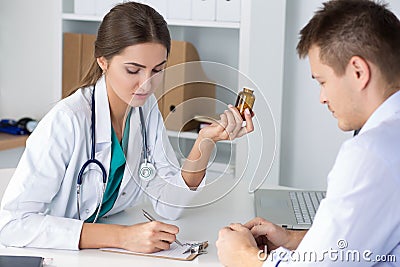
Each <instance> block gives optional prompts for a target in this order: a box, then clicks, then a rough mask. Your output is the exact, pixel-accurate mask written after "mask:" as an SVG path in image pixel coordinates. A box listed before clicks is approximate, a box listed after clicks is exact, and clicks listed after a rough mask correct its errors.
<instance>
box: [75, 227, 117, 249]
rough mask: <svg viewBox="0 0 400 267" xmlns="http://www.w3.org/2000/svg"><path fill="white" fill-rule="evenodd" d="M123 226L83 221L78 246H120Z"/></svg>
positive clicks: (83, 247) (82, 247) (81, 247)
mask: <svg viewBox="0 0 400 267" xmlns="http://www.w3.org/2000/svg"><path fill="white" fill-rule="evenodd" d="M123 228H124V226H121V225H115V224H101V223H84V224H83V226H82V231H81V238H80V240H79V248H80V249H85V248H105V247H114V248H120V247H121V243H122V239H121V238H120V237H121V234H120V233H122V232H123Z"/></svg>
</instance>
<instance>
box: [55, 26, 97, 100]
mask: <svg viewBox="0 0 400 267" xmlns="http://www.w3.org/2000/svg"><path fill="white" fill-rule="evenodd" d="M95 40H96V35H94V34H78V33H69V32H66V33H64V40H63V43H64V46H63V69H62V97H63V98H64V97H66V96H68V94H69V93H70V91H71V90H73V89H76V88H77V87H78V86H79V82H80V80H81V79H82V78H83V76H84V75H85V74H86V72H87V71H88V69H89V67H90V64H91V63H92V61H93V60H94V42H95Z"/></svg>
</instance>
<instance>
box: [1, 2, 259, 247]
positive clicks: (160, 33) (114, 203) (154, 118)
mask: <svg viewBox="0 0 400 267" xmlns="http://www.w3.org/2000/svg"><path fill="white" fill-rule="evenodd" d="M169 51H170V35H169V31H168V28H167V24H166V22H165V21H164V19H163V18H162V16H161V15H159V14H158V13H157V12H156V11H155V10H153V9H152V8H150V7H148V6H146V5H143V4H139V3H135V2H126V3H124V4H119V5H117V6H116V7H114V8H113V9H112V10H111V11H110V12H109V13H108V14H107V15H106V16H105V17H104V20H103V22H102V23H101V25H100V27H99V30H98V34H97V40H96V42H95V58H96V59H95V61H94V62H93V64H92V66H91V68H90V70H89V71H88V73H87V75H86V76H85V78H84V79H83V81H82V84H81V86H80V89H78V90H76V91H75V92H73V93H72V94H71V95H70V96H69V97H67V98H65V99H63V100H62V101H60V102H59V103H57V104H56V106H55V107H54V108H53V109H52V110H51V111H50V112H49V113H48V114H47V115H46V116H45V117H44V118H43V119H42V120H41V122H40V123H39V125H38V126H37V128H36V129H35V131H34V132H33V133H32V135H31V136H30V137H29V139H28V141H27V145H26V149H25V152H24V154H23V156H22V158H21V160H20V162H19V164H18V166H17V169H16V171H15V174H14V176H13V177H12V179H11V181H10V184H9V186H8V188H7V190H6V192H5V195H4V198H3V201H2V209H1V213H0V241H1V243H2V244H4V245H6V246H17V247H25V246H28V247H41V248H57V249H72V250H76V249H83V248H101V247H117V248H123V249H127V250H131V251H137V252H155V251H159V250H165V249H168V248H169V245H170V243H172V242H174V241H175V236H176V234H177V233H178V231H179V229H178V228H177V227H176V226H174V225H170V224H165V223H162V222H146V223H139V224H135V225H131V226H122V225H112V224H100V223H93V222H95V221H96V220H97V219H98V218H100V217H102V216H107V215H111V214H114V213H117V212H120V211H122V210H124V209H125V208H127V207H130V206H133V205H135V203H137V202H138V200H139V197H140V196H141V195H142V194H143V191H145V192H146V193H147V194H148V195H149V196H150V199H151V201H152V204H153V207H154V209H155V210H156V212H157V213H158V214H159V215H161V216H163V217H165V218H168V219H176V218H177V217H178V216H179V214H180V212H181V210H182V208H179V207H180V206H183V205H185V204H187V203H188V202H189V201H190V199H191V198H192V197H193V196H194V195H195V194H196V190H197V188H198V186H199V185H201V183H202V181H203V177H204V175H205V169H206V165H207V162H208V160H209V158H210V155H211V152H212V149H213V147H214V144H215V142H217V141H220V140H227V139H230V140H232V139H234V138H236V137H240V136H243V135H244V134H246V133H249V132H251V131H253V123H252V120H251V115H250V114H249V112H247V113H246V123H247V126H246V127H243V128H242V126H241V125H242V118H241V116H240V114H239V112H238V111H237V110H236V109H235V108H234V107H232V106H229V107H228V108H227V110H226V111H225V112H224V113H223V114H221V116H220V120H219V121H218V123H215V124H213V125H210V126H209V127H206V128H204V129H202V130H201V131H200V133H199V136H198V138H197V140H196V142H195V144H194V146H193V149H192V151H191V152H190V154H189V156H188V158H187V161H186V162H185V163H184V165H183V168H182V169H179V168H176V167H174V166H178V162H177V159H176V157H175V154H174V151H173V150H172V147H171V145H170V144H169V143H168V142H167V141H166V140H167V136H166V132H165V128H164V124H163V120H162V117H161V114H160V112H159V110H158V108H157V102H156V99H155V97H154V95H153V94H152V93H153V90H154V88H153V87H152V86H151V83H148V82H147V83H146V82H145V81H147V80H149V78H151V77H152V76H154V75H155V74H156V73H158V72H161V71H163V69H164V68H165V65H166V61H167V57H168V54H169ZM127 110H128V111H129V112H127ZM154 174H155V175H154ZM203 183H204V182H203Z"/></svg>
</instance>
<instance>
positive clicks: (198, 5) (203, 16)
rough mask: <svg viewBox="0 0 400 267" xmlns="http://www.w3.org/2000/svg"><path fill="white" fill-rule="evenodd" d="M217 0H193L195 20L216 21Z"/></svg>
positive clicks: (193, 17)
mask: <svg viewBox="0 0 400 267" xmlns="http://www.w3.org/2000/svg"><path fill="white" fill-rule="evenodd" d="M215 10H216V2H215V0H192V19H193V20H215Z"/></svg>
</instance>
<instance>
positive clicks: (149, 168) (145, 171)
mask: <svg viewBox="0 0 400 267" xmlns="http://www.w3.org/2000/svg"><path fill="white" fill-rule="evenodd" d="M95 88H96V86H95V85H93V92H92V116H91V124H92V127H91V153H90V159H88V160H87V161H86V162H85V163H84V164H83V165H82V167H81V169H80V171H79V173H78V179H77V181H76V183H77V186H76V196H77V197H76V204H77V208H78V219H79V220H80V219H81V212H80V202H81V201H80V195H81V187H82V179H83V173H84V171H85V170H86V168H87V167H88V166H89V165H90V164H94V165H97V166H98V167H99V168H100V170H101V174H102V178H103V190H102V194H101V199H100V204H99V206H98V207H97V212H96V217H95V218H94V221H93V223H95V222H96V221H97V218H98V217H99V214H100V210H101V205H102V203H103V196H104V192H105V190H106V185H107V172H106V169H105V168H104V166H103V164H102V163H101V162H100V161H98V160H97V159H96V158H95V156H94V155H95V152H96V147H95V143H96V142H95V141H96V130H95V127H96V113H95V100H94V91H95ZM139 115H140V124H141V127H142V137H143V151H142V154H143V155H142V156H143V162H142V163H141V164H140V167H139V177H140V179H142V180H144V181H150V180H151V179H153V178H154V177H155V176H156V168H155V167H154V165H153V164H152V163H151V162H150V161H149V158H148V155H149V148H148V146H147V133H146V126H145V123H144V116H143V110H142V107H139Z"/></svg>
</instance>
